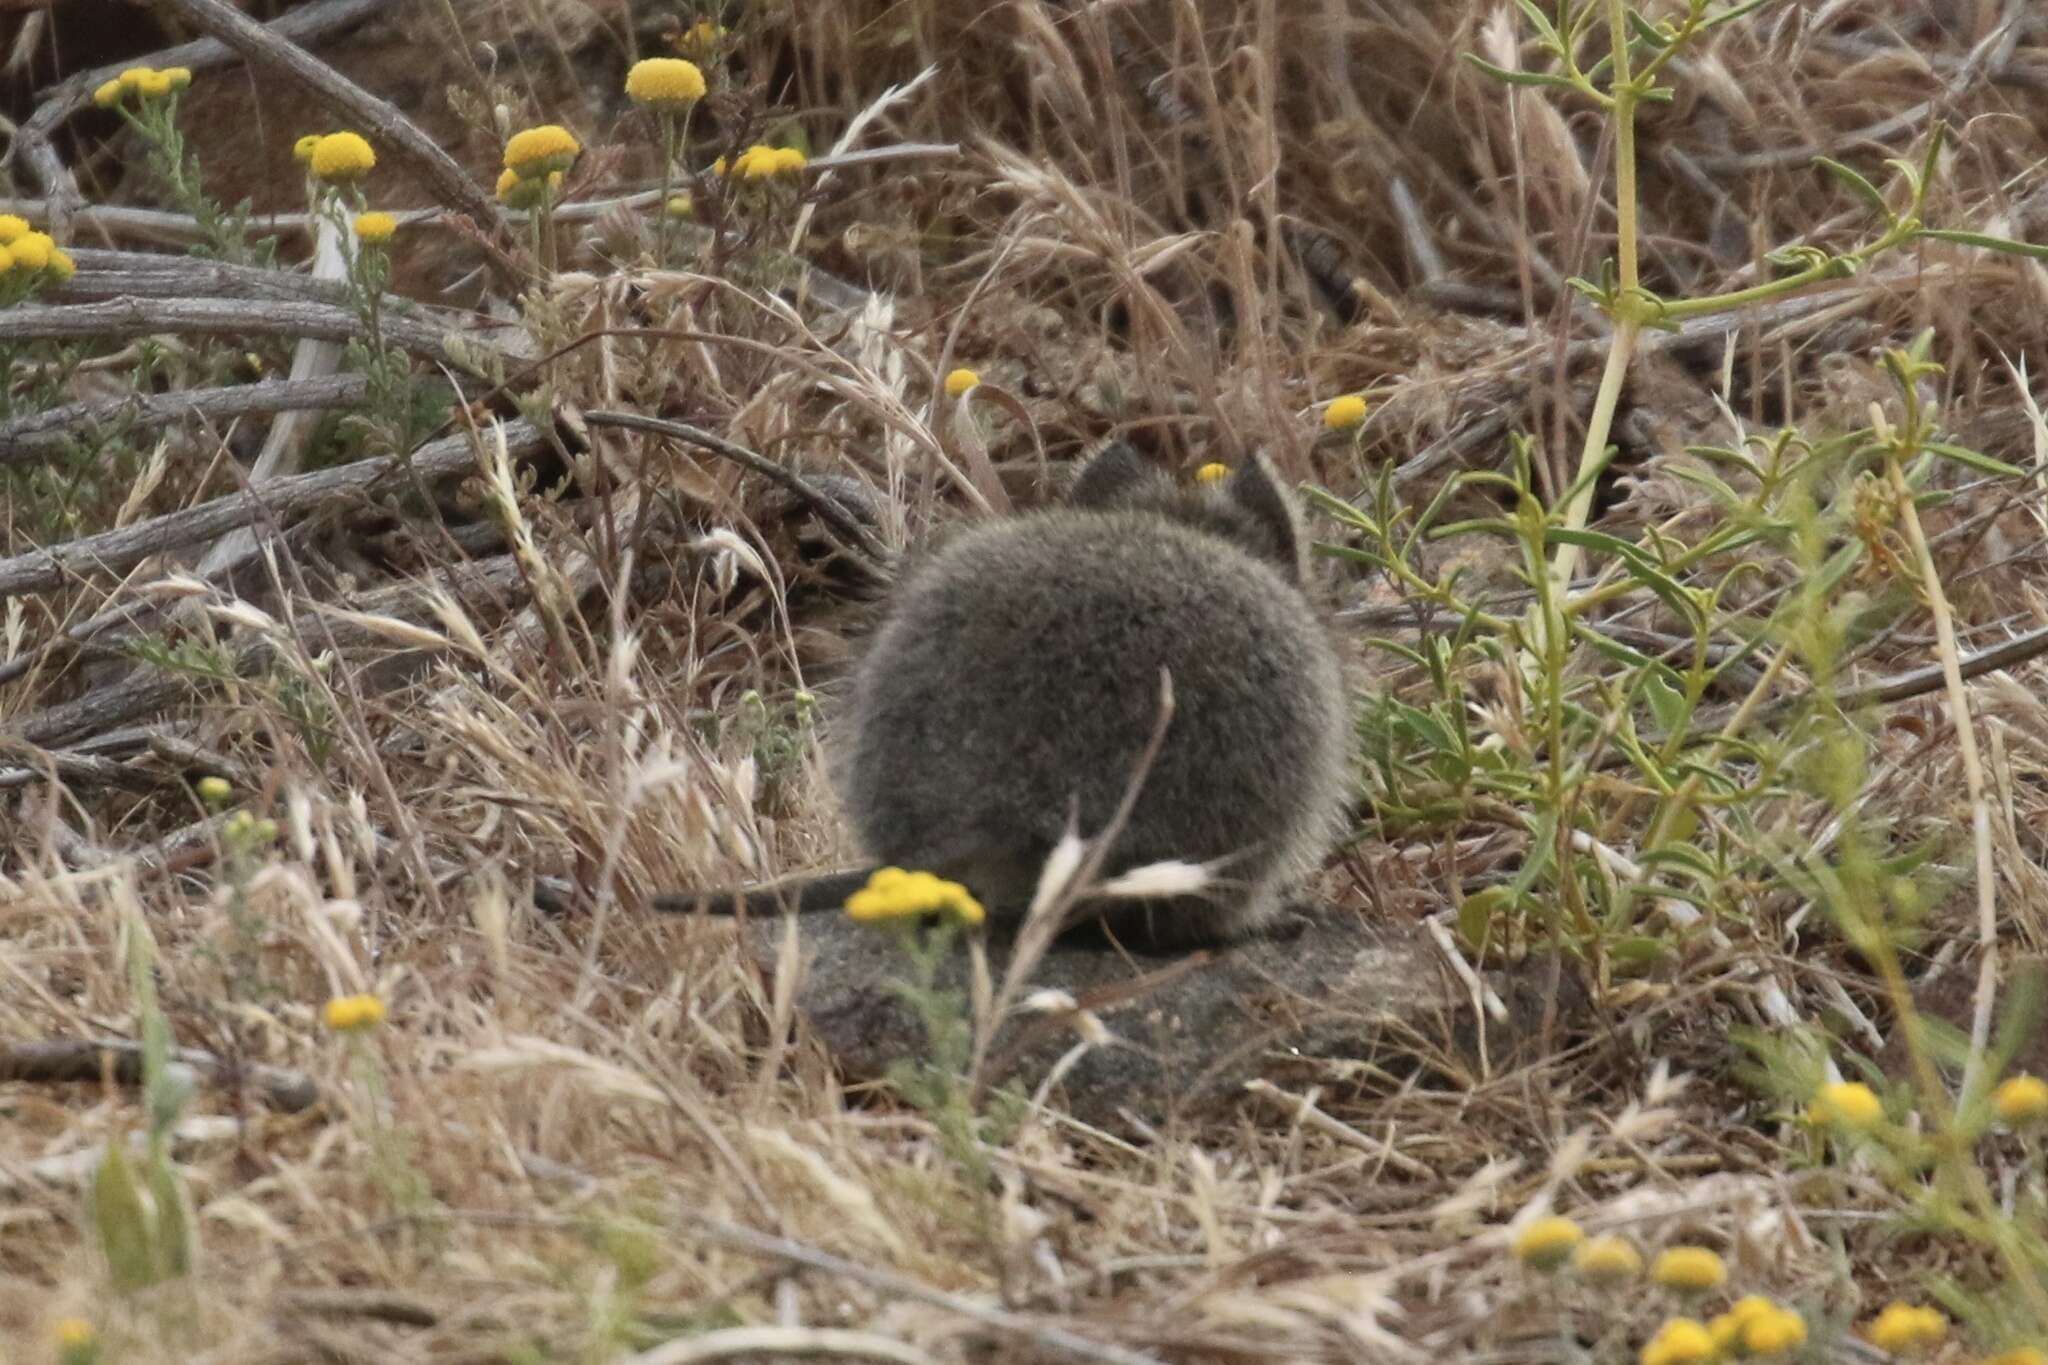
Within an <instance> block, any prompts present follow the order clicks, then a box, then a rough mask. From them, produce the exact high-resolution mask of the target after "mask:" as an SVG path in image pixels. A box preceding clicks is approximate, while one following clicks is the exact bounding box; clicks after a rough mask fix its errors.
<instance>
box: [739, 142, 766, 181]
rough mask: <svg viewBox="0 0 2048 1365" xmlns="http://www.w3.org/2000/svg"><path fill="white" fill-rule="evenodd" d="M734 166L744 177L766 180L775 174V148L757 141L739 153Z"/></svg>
mask: <svg viewBox="0 0 2048 1365" xmlns="http://www.w3.org/2000/svg"><path fill="white" fill-rule="evenodd" d="M732 168H733V170H734V171H735V172H736V173H737V174H738V175H739V176H740V177H741V178H742V179H745V180H766V179H767V178H768V177H769V176H771V175H773V174H775V149H774V148H773V147H770V146H768V145H767V144H766V143H764V142H757V143H755V144H754V145H753V146H751V147H749V148H747V150H745V151H744V152H741V153H740V154H739V159H738V160H736V161H734V162H733V163H732Z"/></svg>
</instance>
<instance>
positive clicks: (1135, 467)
mask: <svg viewBox="0 0 2048 1365" xmlns="http://www.w3.org/2000/svg"><path fill="white" fill-rule="evenodd" d="M1172 486H1173V480H1171V479H1169V478H1168V477H1167V476H1166V472H1165V471H1164V470H1162V469H1160V468H1158V467H1157V466H1155V465H1154V464H1153V463H1152V462H1151V461H1149V460H1147V459H1146V458H1145V457H1144V456H1143V455H1140V454H1139V453H1138V452H1137V451H1135V450H1133V449H1131V447H1129V446H1127V445H1125V444H1124V443H1123V442H1122V441H1117V442H1115V443H1113V444H1111V445H1109V446H1106V447H1104V449H1103V451H1102V453H1101V454H1099V455H1097V456H1096V457H1095V458H1094V459H1092V460H1090V461H1089V462H1088V467H1087V468H1086V469H1083V470H1082V471H1081V476H1080V477H1079V478H1077V479H1075V480H1074V486H1073V487H1072V488H1070V489H1068V490H1067V502H1068V504H1069V505H1071V506H1074V507H1120V506H1124V505H1127V504H1129V503H1132V502H1136V501H1140V500H1143V499H1144V498H1147V497H1151V496H1156V495H1157V494H1158V492H1159V491H1160V490H1161V489H1162V488H1168V489H1170V488H1171V487H1172Z"/></svg>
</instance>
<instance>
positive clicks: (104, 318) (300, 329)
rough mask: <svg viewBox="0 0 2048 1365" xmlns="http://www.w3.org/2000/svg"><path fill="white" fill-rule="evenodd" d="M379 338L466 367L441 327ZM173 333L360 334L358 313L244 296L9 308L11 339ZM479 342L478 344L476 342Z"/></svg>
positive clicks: (403, 322) (405, 325)
mask: <svg viewBox="0 0 2048 1365" xmlns="http://www.w3.org/2000/svg"><path fill="white" fill-rule="evenodd" d="M378 327H379V331H380V333H381V335H382V336H383V338H384V340H385V341H387V342H389V343H390V344H392V345H394V346H398V347H401V348H403V349H404V350H408V351H411V352H413V353H414V354H415V355H420V356H424V357H426V358H427V359H428V360H431V361H433V362H434V363H435V364H437V365H446V366H448V367H449V368H450V369H454V370H463V371H466V370H468V369H469V368H470V367H469V365H468V364H467V362H462V361H458V360H457V359H456V358H455V357H454V356H453V355H451V354H450V353H449V351H448V349H447V345H446V338H447V335H448V333H447V331H446V329H443V328H440V327H435V326H431V325H429V324H427V323H423V322H414V321H412V320H410V319H408V318H402V317H386V318H383V319H381V320H380V321H379V324H378ZM164 332H175V333H180V334H183V335H188V336H270V337H294V338H296V337H317V338H320V339H322V340H326V341H348V340H351V339H353V338H355V337H360V336H363V335H366V329H365V328H364V326H363V322H362V319H361V318H359V317H357V316H356V315H355V313H354V312H353V311H351V310H349V309H346V308H337V307H334V306H332V305H330V304H324V303H286V302H279V301H273V300H265V301H263V302H262V303H260V304H257V303H250V302H247V301H244V300H242V299H190V298H188V299H151V300H149V301H148V302H147V303H145V302H144V301H143V300H141V299H137V298H119V299H108V300H106V301H105V302H104V303H80V304H22V305H21V306H19V307H16V308H11V309H9V310H8V313H7V335H8V339H9V340H11V341H84V340H88V339H95V340H123V341H125V340H128V339H130V338H133V337H143V336H154V335H157V334H159V333H164ZM475 345H477V346H482V345H484V343H481V342H479V343H475Z"/></svg>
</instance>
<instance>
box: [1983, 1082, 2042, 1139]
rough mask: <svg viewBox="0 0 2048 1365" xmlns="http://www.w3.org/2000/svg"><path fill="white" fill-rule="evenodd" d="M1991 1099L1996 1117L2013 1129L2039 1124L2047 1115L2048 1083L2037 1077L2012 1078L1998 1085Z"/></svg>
mask: <svg viewBox="0 0 2048 1365" xmlns="http://www.w3.org/2000/svg"><path fill="white" fill-rule="evenodd" d="M1993 1099H1994V1102H1995V1103H1996V1104H1997V1106H1998V1117H2000V1118H2002V1119H2004V1120H2005V1121H2006V1122H2007V1123H2010V1124H2012V1125H2013V1126H2014V1127H2018V1126H2020V1125H2021V1124H2027V1123H2039V1122H2040V1121H2041V1118H2042V1116H2043V1115H2048V1081H2043V1080H2042V1079H2041V1078H2040V1077H2039V1076H2013V1077H2010V1078H2009V1079H2007V1080H2005V1081H2003V1082H2002V1083H2000V1085H1999V1087H1998V1091H1997V1093H1996V1095H1995V1096H1994V1097H1993Z"/></svg>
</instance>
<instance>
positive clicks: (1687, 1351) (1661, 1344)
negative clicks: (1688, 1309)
mask: <svg viewBox="0 0 2048 1365" xmlns="http://www.w3.org/2000/svg"><path fill="white" fill-rule="evenodd" d="M1713 1358H1714V1339H1713V1338H1712V1337H1711V1336H1709V1335H1707V1329H1706V1328H1705V1327H1703V1326H1702V1325H1700V1324H1699V1323H1698V1322H1696V1321H1694V1320H1693V1319H1691V1318H1673V1319H1671V1320H1670V1321H1669V1322H1667V1323H1665V1324H1664V1325H1663V1326H1662V1327H1659V1328H1658V1329H1657V1335H1656V1336H1654V1337H1651V1338H1650V1340H1649V1342H1648V1343H1647V1344H1646V1345H1645V1346H1644V1347H1643V1352H1642V1355H1641V1356H1639V1357H1638V1359H1640V1360H1641V1361H1642V1365H1699V1362H1701V1361H1707V1360H1712V1359H1713Z"/></svg>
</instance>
